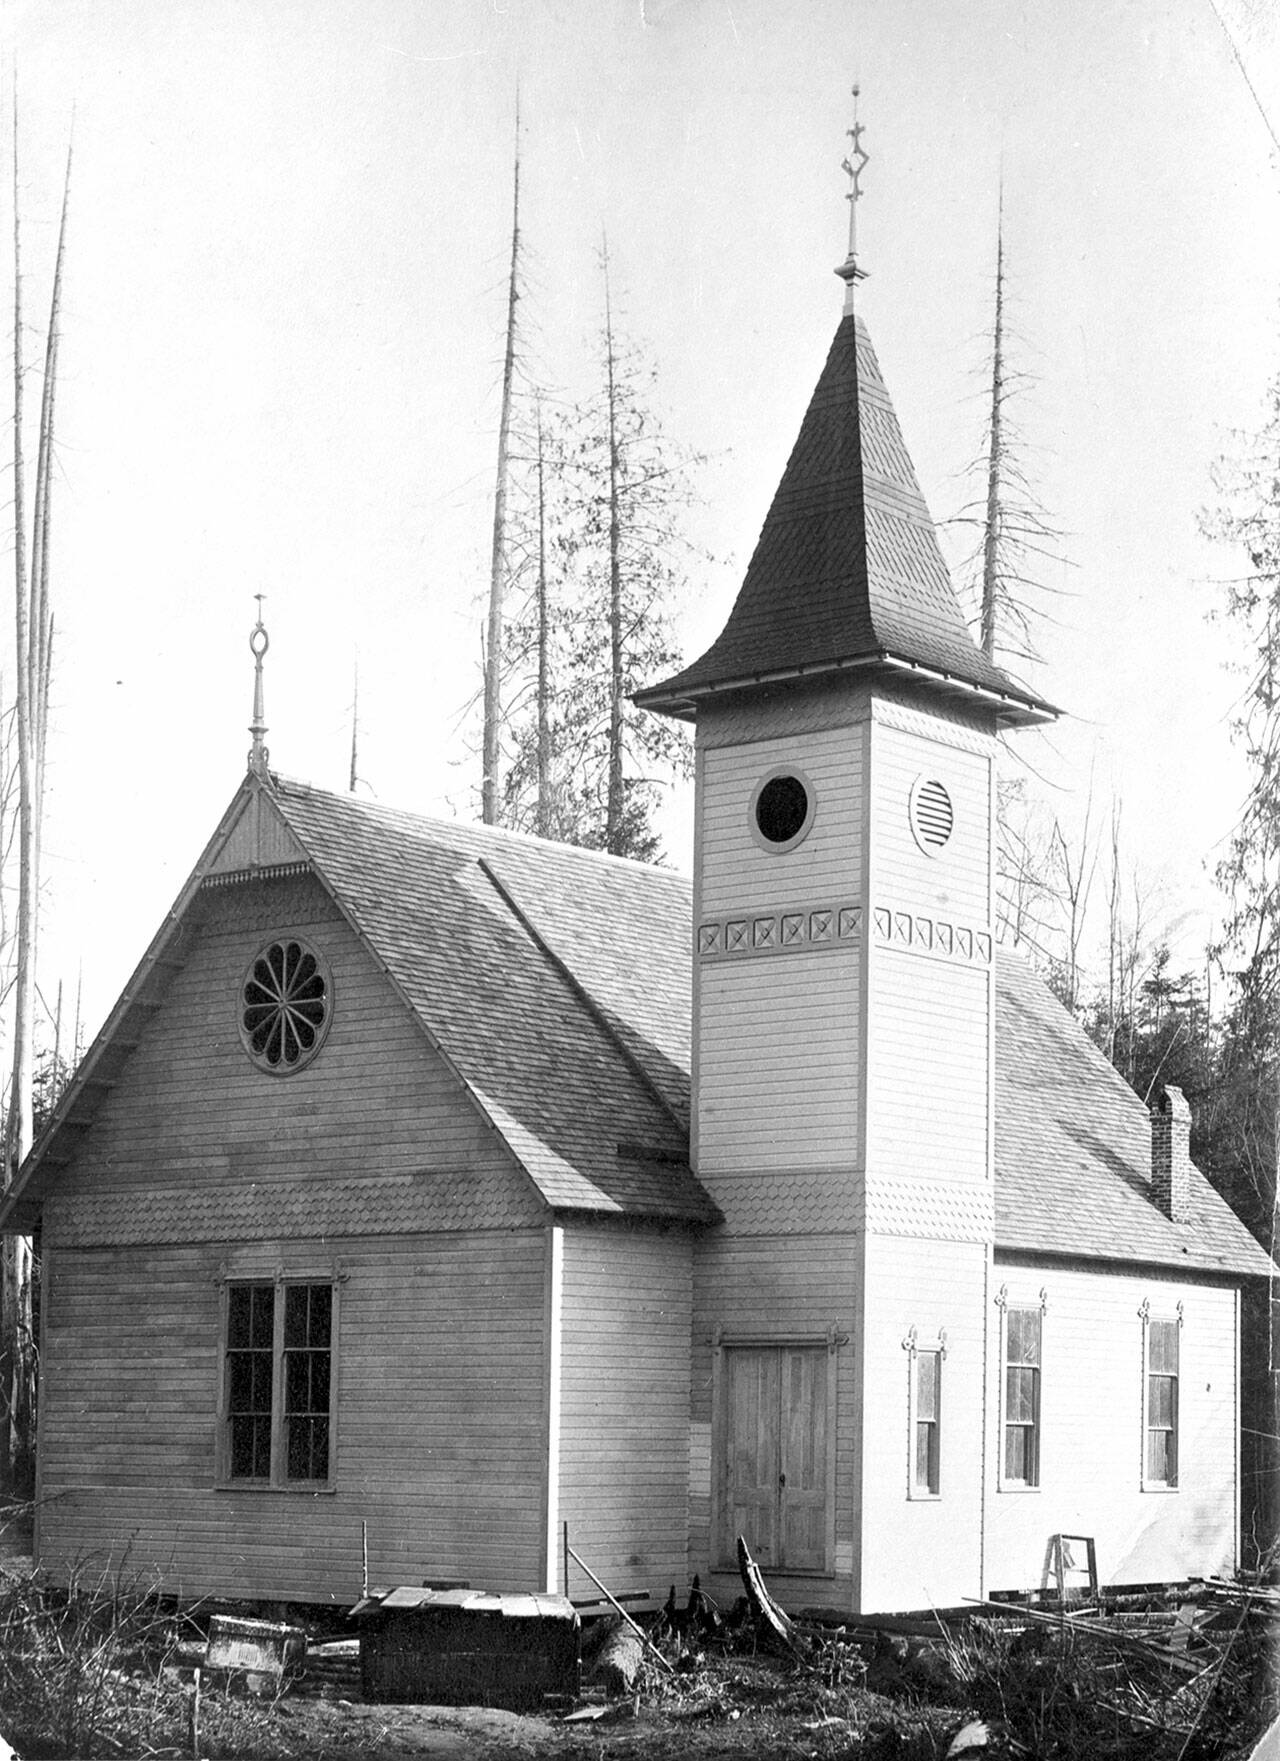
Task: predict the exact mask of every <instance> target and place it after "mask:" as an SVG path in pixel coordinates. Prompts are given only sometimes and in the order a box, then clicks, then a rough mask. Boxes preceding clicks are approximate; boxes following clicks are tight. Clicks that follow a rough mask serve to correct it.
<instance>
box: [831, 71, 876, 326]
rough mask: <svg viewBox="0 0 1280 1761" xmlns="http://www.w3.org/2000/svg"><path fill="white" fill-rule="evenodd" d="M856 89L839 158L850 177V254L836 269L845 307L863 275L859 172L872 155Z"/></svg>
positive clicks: (850, 307)
mask: <svg viewBox="0 0 1280 1761" xmlns="http://www.w3.org/2000/svg"><path fill="white" fill-rule="evenodd" d="M858 92H859V88H858V87H857V86H855V87H854V88H853V127H852V128H849V129H846V130H845V133H846V134H847V135H848V137H849V142H850V146H849V151H848V152H847V153H846V154H845V156H844V158H843V159H842V160H841V161H840V168H841V170H842V171H844V172H845V174H846V175H847V176H848V179H849V188H848V191H847V193H846V195H845V201H846V202H848V204H849V254H848V256H847V257H846V258H845V260H844V262H843V263H841V265H840V267H839V268H838V269H837V270H836V274H837V275H838V276H839V277H840V279H841V281H843V282H844V309H845V311H846V312H852V310H853V286H854V283H855V282H857V281H861V280H862V279H863V277H864V276H865V275H866V273H867V272H866V270H865V269H860V268H859V267H858V200H859V198H860V196H861V195H862V173H863V172H864V171H865V169H866V167H867V166H868V164H869V163H870V161H871V155H870V153H868V152H867V150H866V148H865V147H864V146H863V144H862V135H863V127H862V124H861V123H860V122H859V121H858Z"/></svg>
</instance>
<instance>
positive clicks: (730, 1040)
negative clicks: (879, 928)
mask: <svg viewBox="0 0 1280 1761" xmlns="http://www.w3.org/2000/svg"><path fill="white" fill-rule="evenodd" d="M861 970H862V962H861V956H860V953H859V951H858V950H857V949H855V948H851V949H848V950H844V949H841V950H839V951H821V952H820V951H817V950H815V951H814V952H812V953H800V954H782V955H778V956H775V957H773V958H765V959H757V960H744V961H742V962H741V963H740V964H735V963H732V962H724V963H723V964H710V963H707V964H705V965H704V967H703V969H702V973H701V982H700V999H701V1000H700V1018H701V1019H700V1034H699V1058H698V1173H699V1176H700V1178H701V1179H702V1180H703V1181H704V1183H705V1184H706V1185H707V1188H708V1190H709V1191H710V1192H711V1193H712V1196H713V1197H715V1198H716V1199H717V1202H719V1199H720V1178H721V1176H722V1175H723V1176H724V1177H725V1178H726V1179H731V1177H732V1172H733V1170H734V1168H735V1167H737V1166H740V1165H742V1164H746V1165H749V1166H754V1167H778V1168H795V1169H803V1168H809V1167H826V1166H830V1165H831V1164H832V1163H842V1164H844V1165H846V1166H848V1165H851V1164H854V1163H856V1162H857V1161H858V1160H859V1151H860V1144H859V1136H858V1133H859V1099H860V1095H859V1090H860V1076H861V1057H860V1034H859V1001H860V999H859V991H860V983H861ZM726 1202H729V1203H731V1202H732V1201H731V1198H729V1197H728V1196H726Z"/></svg>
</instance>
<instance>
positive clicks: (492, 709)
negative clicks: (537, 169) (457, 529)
mask: <svg viewBox="0 0 1280 1761" xmlns="http://www.w3.org/2000/svg"><path fill="white" fill-rule="evenodd" d="M513 192H514V193H513V197H512V209H511V268H510V272H509V274H508V277H507V337H506V348H505V350H504V353H503V361H502V408H501V412H500V414H499V417H498V469H497V477H496V480H495V483H494V491H493V545H492V550H491V555H490V564H489V617H488V623H487V626H486V633H485V648H484V732H483V736H482V739H483V757H482V763H483V767H484V768H483V775H482V778H481V784H480V817H481V819H482V820H483V821H484V823H485V825H497V824H498V822H499V819H500V817H501V815H500V806H501V802H502V775H501V771H502V719H503V712H502V668H503V654H504V643H503V635H502V625H503V613H504V601H505V596H506V590H507V551H508V541H507V494H508V488H509V481H510V474H511V405H512V398H513V396H514V390H515V371H516V310H517V307H518V305H519V301H520V103H519V98H518V97H517V100H516V151H515V170H514V177H513Z"/></svg>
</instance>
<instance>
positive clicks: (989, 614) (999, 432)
mask: <svg viewBox="0 0 1280 1761" xmlns="http://www.w3.org/2000/svg"><path fill="white" fill-rule="evenodd" d="M1003 422H1004V213H1003V205H1002V208H1001V215H1000V221H999V225H998V229H997V232H996V322H995V335H994V342H993V347H992V352H991V433H990V437H989V442H988V450H987V516H986V523H985V526H984V530H983V536H982V652H983V653H984V654H985V655H986V657H987V659H988V660H994V659H995V653H996V624H997V617H996V608H997V604H998V601H999V582H1000V561H1001V557H1000V524H1001V513H1002V507H1003V494H1002V491H1003V486H1004V434H1003Z"/></svg>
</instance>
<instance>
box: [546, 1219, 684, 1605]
mask: <svg viewBox="0 0 1280 1761" xmlns="http://www.w3.org/2000/svg"><path fill="white" fill-rule="evenodd" d="M692 1255H693V1249H692V1243H691V1241H690V1238H689V1236H688V1234H687V1233H685V1232H682V1231H675V1230H660V1229H653V1228H644V1227H640V1226H636V1227H627V1226H625V1225H617V1226H608V1225H600V1226H597V1227H587V1226H585V1225H580V1226H576V1227H571V1228H566V1229H565V1231H564V1250H563V1272H562V1299H561V1300H562V1318H563V1331H562V1346H561V1384H560V1517H561V1520H562V1521H564V1522H567V1523H568V1525H569V1539H570V1543H571V1545H572V1546H573V1548H574V1550H575V1551H576V1552H577V1553H579V1554H581V1556H582V1557H583V1559H585V1560H586V1562H587V1564H588V1565H589V1566H590V1567H591V1569H592V1570H593V1571H594V1572H595V1573H596V1575H597V1576H598V1577H601V1578H603V1580H604V1582H605V1583H606V1584H608V1586H609V1588H610V1589H611V1590H612V1591H613V1592H614V1593H615V1594H619V1593H622V1592H625V1591H640V1590H644V1591H649V1592H651V1593H655V1594H656V1593H661V1594H663V1595H665V1594H666V1590H667V1587H668V1585H670V1584H671V1583H678V1584H681V1585H683V1584H684V1583H685V1582H686V1579H687V1567H688V1499H689V1483H688V1463H689V1374H690V1371H689V1351H690V1327H691V1309H692V1300H693V1289H692ZM560 1587H561V1588H563V1585H561V1586H560ZM569 1593H570V1594H571V1595H574V1596H577V1595H594V1594H595V1593H596V1592H595V1591H594V1590H593V1589H592V1587H591V1585H590V1583H589V1582H588V1580H587V1579H586V1578H585V1577H584V1576H583V1574H582V1573H581V1572H580V1571H579V1570H578V1568H577V1567H576V1566H571V1568H570V1577H569Z"/></svg>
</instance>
